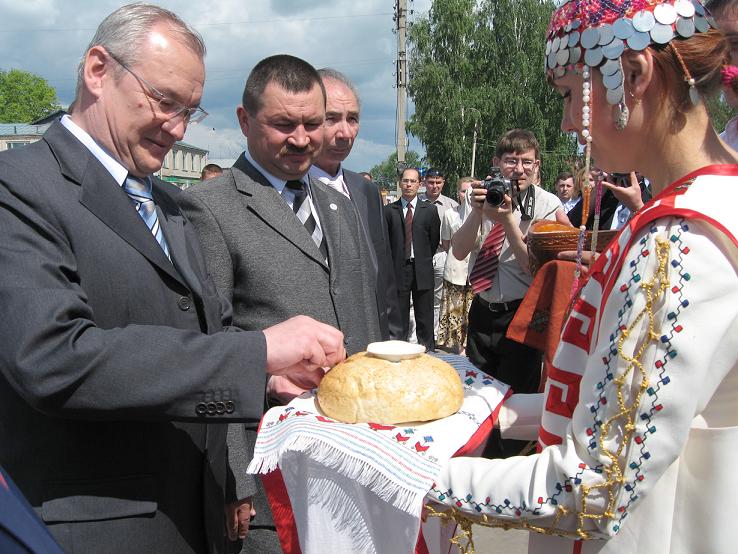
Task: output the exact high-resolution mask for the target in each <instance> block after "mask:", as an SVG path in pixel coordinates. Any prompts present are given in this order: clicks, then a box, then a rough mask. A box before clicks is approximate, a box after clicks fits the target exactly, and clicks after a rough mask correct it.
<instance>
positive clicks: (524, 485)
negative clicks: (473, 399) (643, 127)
mask: <svg viewBox="0 0 738 554" xmlns="http://www.w3.org/2000/svg"><path fill="white" fill-rule="evenodd" d="M736 206H738V166H732V165H731V166H710V167H707V168H703V169H702V170H699V171H697V172H695V173H693V174H691V175H688V176H687V177H685V178H684V179H682V180H681V181H679V182H678V183H675V184H673V185H671V186H670V187H668V188H667V189H666V190H664V191H663V192H662V193H661V194H659V195H658V196H657V197H656V198H655V199H654V200H653V201H652V202H651V203H649V205H648V206H647V207H646V208H645V209H643V210H642V211H641V212H640V213H639V214H637V215H636V217H635V218H634V219H633V220H632V221H631V222H630V224H629V225H628V226H627V227H626V228H624V229H623V231H622V232H621V234H620V235H619V237H618V240H617V241H615V242H614V244H613V245H612V246H611V248H610V249H609V250H608V251H607V252H606V253H605V254H604V255H603V256H601V257H600V258H599V259H598V261H597V263H596V264H595V265H594V266H593V268H592V277H591V278H590V279H589V281H588V283H587V284H586V286H585V287H584V288H583V290H582V292H581V295H580V297H579V299H578V300H577V301H576V303H575V305H574V308H573V311H572V314H571V316H570V317H569V318H568V320H567V322H566V324H565V325H564V329H563V331H562V338H561V344H560V345H559V348H558V350H557V353H556V356H555V358H554V365H555V370H554V371H553V372H552V373H551V374H549V376H548V381H547V384H546V390H545V393H544V395H545V403H544V412H543V415H542V418H541V429H540V431H539V444H540V446H541V447H542V450H541V452H540V453H538V454H535V455H532V456H529V457H516V458H509V459H504V460H503V459H500V460H484V459H474V458H457V459H452V460H450V461H449V462H448V464H447V465H446V466H445V468H444V470H443V472H442V474H441V477H440V478H439V479H438V482H437V483H436V485H435V486H434V488H433V490H432V491H431V493H430V494H429V497H430V498H432V499H433V500H436V501H438V502H441V503H444V504H448V505H450V506H454V507H456V508H458V509H459V510H462V511H464V512H468V513H470V514H475V515H482V514H486V515H487V516H489V517H491V518H492V519H494V520H499V521H500V522H505V523H511V524H513V525H514V526H519V527H523V528H528V529H534V530H536V529H537V530H538V531H539V532H532V533H531V539H530V547H529V548H530V552H536V553H538V552H545V553H547V554H553V553H557V552H567V553H572V552H574V553H578V552H600V553H602V552H612V553H618V554H623V553H626V552H627V553H629V554H630V553H636V552H643V553H649V554H654V553H660V552H663V553H672V554H674V553H695V552H734V551H735V549H736V548H738V547H737V546H736V545H738V524H736V522H735V521H734V520H735V513H736V508H738V470H737V469H736V467H738V462H736V460H738V361H737V360H738V240H737V239H736V237H738V217H736V212H735V210H736ZM546 533H557V534H564V535H567V536H565V537H561V536H554V535H551V534H546ZM582 538H583V539H591V540H580V539H582Z"/></svg>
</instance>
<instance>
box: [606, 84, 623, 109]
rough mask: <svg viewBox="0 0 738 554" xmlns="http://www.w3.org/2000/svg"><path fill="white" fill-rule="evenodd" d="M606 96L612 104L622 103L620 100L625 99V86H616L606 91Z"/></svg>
mask: <svg viewBox="0 0 738 554" xmlns="http://www.w3.org/2000/svg"><path fill="white" fill-rule="evenodd" d="M605 98H607V103H608V104H610V105H613V106H614V105H615V104H618V103H620V101H621V100H622V99H623V88H622V87H619V88H615V89H612V90H609V89H608V91H607V92H606V93H605Z"/></svg>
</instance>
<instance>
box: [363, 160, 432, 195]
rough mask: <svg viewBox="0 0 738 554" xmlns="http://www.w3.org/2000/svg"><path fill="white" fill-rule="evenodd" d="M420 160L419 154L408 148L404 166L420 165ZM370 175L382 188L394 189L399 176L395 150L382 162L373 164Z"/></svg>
mask: <svg viewBox="0 0 738 554" xmlns="http://www.w3.org/2000/svg"><path fill="white" fill-rule="evenodd" d="M421 163H422V160H421V158H420V154H418V153H417V152H413V151H412V150H408V151H407V152H406V153H405V166H406V167H420V165H421ZM369 173H371V175H372V180H373V181H374V182H375V183H376V184H377V185H378V186H379V187H380V188H382V189H385V190H390V191H392V190H395V188H396V187H397V181H398V179H399V177H400V174H399V172H398V168H397V151H395V152H392V154H390V155H389V157H388V158H387V159H386V160H384V161H383V162H382V163H380V164H377V165H375V166H374V167H372V168H371V170H370V171H369Z"/></svg>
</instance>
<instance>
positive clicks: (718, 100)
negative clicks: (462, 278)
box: [707, 94, 738, 133]
mask: <svg viewBox="0 0 738 554" xmlns="http://www.w3.org/2000/svg"><path fill="white" fill-rule="evenodd" d="M707 111H708V112H709V113H710V119H711V120H712V125H713V126H714V127H715V130H716V131H717V132H718V133H722V132H723V129H725V124H726V123H727V122H728V120H729V119H730V118H732V117H734V116H735V115H737V114H738V110H736V108H733V107H731V106H729V105H728V103H727V102H726V101H725V98H723V95H722V94H718V95H716V96H713V97H711V98H708V99H707Z"/></svg>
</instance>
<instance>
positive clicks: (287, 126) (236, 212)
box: [181, 55, 381, 553]
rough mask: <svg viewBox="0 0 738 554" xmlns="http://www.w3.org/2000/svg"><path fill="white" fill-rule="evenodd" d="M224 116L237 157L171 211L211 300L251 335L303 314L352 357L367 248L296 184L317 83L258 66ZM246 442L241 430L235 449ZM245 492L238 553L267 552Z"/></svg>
mask: <svg viewBox="0 0 738 554" xmlns="http://www.w3.org/2000/svg"><path fill="white" fill-rule="evenodd" d="M236 114H237V116H238V120H239V123H240V125H241V130H242V131H243V133H244V135H245V136H246V137H247V140H248V147H247V149H246V151H245V152H244V153H243V155H242V156H240V157H239V158H238V160H237V161H236V163H235V165H234V166H233V167H232V168H231V169H229V170H226V171H225V172H224V173H223V175H222V176H221V177H218V178H216V179H213V180H211V181H208V183H207V184H202V185H200V184H196V185H194V186H192V187H190V188H189V189H187V191H186V193H185V194H184V195H183V198H182V203H181V206H182V208H183V210H184V211H185V213H186V214H187V215H188V217H189V218H190V220H191V221H192V222H193V223H194V224H195V227H196V228H197V231H198V232H199V235H200V239H201V242H202V245H203V249H204V252H205V256H206V260H207V266H208V270H209V272H210V274H211V275H212V276H213V279H214V280H215V284H216V286H217V287H218V290H219V291H220V292H222V293H223V294H224V295H225V296H226V298H227V299H230V300H231V301H232V303H233V308H234V313H233V322H234V324H235V325H237V326H239V327H241V328H242V329H245V330H251V329H262V328H264V327H268V326H269V325H274V324H276V323H279V322H280V321H283V320H284V319H287V318H289V317H292V316H294V315H296V314H305V315H309V316H311V317H313V318H315V319H317V320H318V321H322V322H323V323H326V324H328V325H331V326H334V327H337V328H338V329H340V330H341V331H343V333H344V337H345V346H346V351H347V352H351V353H354V352H358V351H361V350H364V349H365V348H366V345H367V343H369V342H372V341H376V340H380V339H381V333H380V326H379V315H378V312H377V300H376V291H375V288H376V285H377V277H376V270H375V268H374V266H373V265H372V263H371V246H370V245H369V243H368V241H367V239H366V236H365V234H364V232H363V231H362V230H361V229H362V224H361V221H360V219H359V216H358V214H357V212H356V209H355V208H354V206H353V204H352V203H351V201H350V200H349V199H348V198H346V197H345V196H344V195H342V194H340V193H339V192H337V191H335V190H333V189H332V188H330V187H328V186H326V185H324V184H323V183H321V182H319V181H316V180H311V179H309V178H308V176H307V172H308V169H309V168H310V165H311V164H312V162H313V159H314V158H315V156H316V155H317V153H318V152H319V151H320V149H321V146H322V144H323V122H324V118H325V91H324V88H323V85H322V83H321V80H320V77H319V76H318V74H317V72H316V71H315V69H314V68H313V67H312V66H311V65H310V64H308V63H307V62H305V61H303V60H301V59H299V58H295V57H293V56H287V55H278V56H271V57H269V58H266V59H264V60H262V61H261V62H259V63H258V64H257V65H256V66H255V67H254V69H253V70H252V71H251V74H250V75H249V77H248V79H247V81H246V87H245V90H244V94H243V105H242V106H239V107H238V108H237V110H236ZM293 392H299V391H293ZM278 400H279V399H278ZM254 437H255V428H253V427H252V428H249V429H247V440H248V441H249V442H252V441H253V439H254ZM251 455H252V453H251V452H250V451H246V452H244V453H243V456H242V458H241V460H242V461H243V464H242V471H239V472H237V473H236V485H237V490H238V497H239V498H241V499H243V500H245V501H246V502H245V503H244V504H245V506H244V507H247V506H248V504H250V500H248V498H247V497H246V496H245V495H249V494H251V493H253V492H254V488H253V484H252V482H251V480H249V479H245V469H246V465H247V464H246V461H247V460H248V459H250V458H251ZM234 458H235V457H232V458H231V459H232V461H235V459H234ZM256 485H257V488H258V490H257V493H258V494H257V495H256V497H255V500H254V503H255V506H256V519H254V521H253V522H252V525H251V530H250V531H249V532H248V535H247V536H246V541H245V545H244V547H245V550H246V551H247V552H260V553H262V552H272V551H279V545H278V544H276V540H275V537H274V534H273V533H271V534H270V533H269V531H270V527H271V522H270V521H268V519H269V512H268V508H267V505H266V502H265V500H264V496H263V490H261V487H260V482H258V481H257V483H256ZM242 513H243V516H244V517H243V518H242V520H243V519H245V516H246V515H247V514H248V510H243V509H242ZM262 516H266V517H267V521H264V519H262ZM243 535H244V533H243V532H241V536H243ZM270 535H271V536H270Z"/></svg>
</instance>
